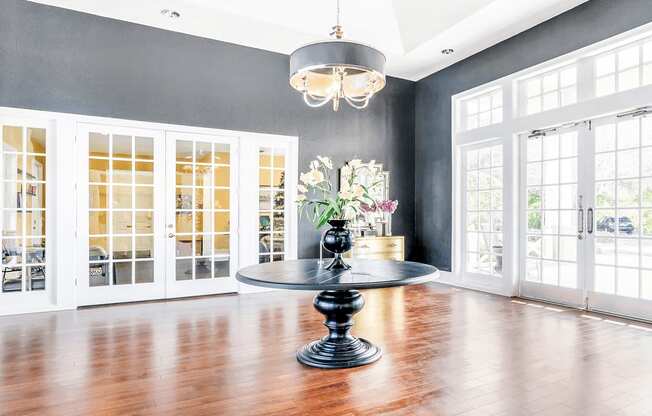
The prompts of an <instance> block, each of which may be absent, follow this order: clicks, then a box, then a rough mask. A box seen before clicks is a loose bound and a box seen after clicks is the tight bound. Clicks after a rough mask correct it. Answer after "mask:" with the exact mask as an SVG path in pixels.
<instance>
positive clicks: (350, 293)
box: [236, 259, 439, 368]
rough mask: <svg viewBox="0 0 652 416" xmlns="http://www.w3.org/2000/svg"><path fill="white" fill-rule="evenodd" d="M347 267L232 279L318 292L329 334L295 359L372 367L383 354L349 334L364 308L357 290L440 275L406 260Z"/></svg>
mask: <svg viewBox="0 0 652 416" xmlns="http://www.w3.org/2000/svg"><path fill="white" fill-rule="evenodd" d="M325 263H327V262H325ZM349 263H350V265H351V266H352V267H351V269H350V270H326V269H324V265H325V264H320V262H319V260H317V259H309V260H289V261H282V262H276V263H264V264H258V265H255V266H250V267H245V268H244V269H242V270H240V271H239V272H238V273H237V274H236V278H237V279H238V280H239V281H240V282H242V283H246V284H248V285H254V286H263V287H272V288H278V289H289V290H319V291H320V292H319V294H318V295H317V296H315V299H314V302H313V304H314V306H315V309H317V311H319V312H320V313H321V314H323V315H324V316H325V317H326V320H325V321H324V325H325V326H326V327H327V328H328V335H327V336H325V337H324V338H322V339H320V340H317V341H313V342H311V343H310V344H308V345H306V346H304V347H303V348H301V349H300V350H299V351H298V352H297V359H298V360H299V362H301V363H303V364H306V365H309V366H312V367H319V368H349V367H356V366H360V365H365V364H370V363H373V362H374V361H376V360H378V359H379V358H380V356H381V354H382V352H381V350H380V348H378V347H377V346H375V345H374V344H372V343H371V342H369V341H367V340H365V339H362V338H356V337H354V336H353V335H351V333H350V332H351V327H352V326H353V319H352V318H353V315H354V314H356V313H358V312H360V310H361V309H362V307H363V306H364V299H363V297H362V294H361V293H360V292H359V291H358V289H374V288H383V287H393V286H405V285H416V284H420V283H426V282H430V281H432V280H433V279H435V278H437V277H438V276H439V270H437V269H436V268H435V267H433V266H429V265H426V264H421V263H414V262H410V261H394V260H361V259H356V260H351V261H350V262H349Z"/></svg>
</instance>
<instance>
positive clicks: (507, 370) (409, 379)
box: [0, 284, 652, 416]
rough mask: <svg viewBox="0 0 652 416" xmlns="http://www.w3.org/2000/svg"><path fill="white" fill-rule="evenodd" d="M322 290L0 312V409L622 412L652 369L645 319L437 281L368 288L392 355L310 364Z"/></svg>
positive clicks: (372, 324) (361, 330)
mask: <svg viewBox="0 0 652 416" xmlns="http://www.w3.org/2000/svg"><path fill="white" fill-rule="evenodd" d="M314 295H315V293H313V292H304V293H301V292H288V291H273V292H268V293H258V294H251V295H242V296H218V297H209V298H200V299H191V300H181V301H171V302H161V303H144V304H133V305H121V306H113V307H103V308H96V309H84V310H80V311H69V312H60V313H51V314H35V315H25V316H18V317H4V318H0V404H2V406H0V414H2V415H4V414H8V415H9V414H10V415H12V416H13V415H21V414H43V415H51V414H52V415H59V414H60V415H77V414H79V415H89V414H111V415H113V414H115V415H124V414H143V415H150V414H151V415H179V414H193V415H204V414H205V415H218V414H219V415H238V416H240V415H258V414H279V415H284V416H285V415H307V414H310V415H319V414H352V415H358V414H360V415H378V414H428V415H429V414H442V415H458V414H460V415H463V414H465V413H468V414H483V415H512V414H536V412H541V413H542V414H544V411H546V410H547V411H548V413H547V414H555V415H565V414H581V413H573V410H574V409H589V410H595V411H594V412H589V411H587V412H586V413H583V414H600V411H602V410H599V411H598V407H599V406H602V407H600V409H608V410H610V411H611V410H613V412H612V413H611V414H618V413H617V412H618V410H619V409H625V408H627V406H630V407H631V406H633V405H638V406H643V404H642V403H645V402H644V400H645V397H646V396H645V395H646V394H648V393H649V392H648V391H647V390H646V387H645V386H649V385H651V384H652V357H650V355H649V354H647V351H650V349H651V348H652V336H651V335H650V334H652V329H650V327H649V326H647V325H645V324H636V325H634V324H632V323H631V322H626V321H621V320H615V319H603V318H599V317H595V316H593V315H591V314H582V313H578V312H575V311H571V310H568V309H565V308H551V307H545V306H543V305H538V304H536V303H531V302H522V301H517V300H514V301H512V300H510V299H507V298H500V297H496V296H491V295H486V294H482V293H477V292H471V291H463V290H459V289H452V288H448V287H443V286H438V285H436V284H428V285H422V286H416V287H406V288H395V289H381V290H369V291H365V292H364V296H365V299H366V306H365V308H364V309H363V310H362V312H361V313H360V314H358V315H357V316H356V317H355V320H356V324H355V326H354V329H353V332H354V334H355V335H357V336H361V337H365V338H368V339H369V340H371V341H372V342H375V343H377V344H378V345H380V346H381V347H382V348H383V352H384V355H383V357H382V358H381V359H380V361H378V362H376V363H375V364H372V365H369V366H365V367H359V368H355V369H348V370H319V369H314V368H308V367H305V366H303V365H301V364H299V363H298V362H297V361H296V359H295V353H296V350H297V349H298V348H300V347H301V346H302V345H304V344H306V343H308V342H310V341H311V340H314V339H317V338H320V337H322V336H324V335H325V334H326V328H324V326H323V325H322V322H323V316H322V315H320V314H319V313H317V312H316V311H315V310H314V309H313V306H312V298H313V296H314ZM614 409H615V410H614ZM648 409H649V408H648ZM473 412H475V413H473ZM634 414H636V413H634ZM642 414H645V413H642Z"/></svg>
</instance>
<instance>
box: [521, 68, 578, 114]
mask: <svg viewBox="0 0 652 416" xmlns="http://www.w3.org/2000/svg"><path fill="white" fill-rule="evenodd" d="M520 85H521V88H522V89H523V90H524V95H523V96H522V97H523V98H522V104H524V105H522V108H524V111H523V114H524V115H530V114H536V113H540V112H542V111H548V110H553V109H555V108H559V107H563V106H566V105H570V104H575V103H576V102H577V68H576V67H575V66H569V67H565V68H561V69H557V70H554V71H549V72H546V73H545V74H543V75H538V76H536V77H533V78H530V79H526V80H524V81H521V84H520Z"/></svg>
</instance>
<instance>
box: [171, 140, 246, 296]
mask: <svg viewBox="0 0 652 416" xmlns="http://www.w3.org/2000/svg"><path fill="white" fill-rule="evenodd" d="M167 141H168V144H167V146H168V147H167V149H168V161H169V173H170V175H169V177H170V178H169V180H168V190H167V192H168V195H169V197H168V198H167V199H168V201H170V202H171V207H172V209H171V210H169V216H170V218H169V221H168V230H169V231H170V233H169V235H168V239H169V240H170V241H171V244H169V245H168V249H169V250H171V253H172V255H171V256H169V258H170V259H171V260H170V261H171V264H170V265H169V266H168V274H169V276H168V278H167V280H168V292H169V293H168V296H169V297H174V296H190V295H200V294H209V293H219V292H228V291H234V290H235V288H236V286H235V279H234V278H233V277H232V275H233V273H235V267H236V266H237V263H236V262H235V254H234V250H233V249H232V247H233V241H234V239H235V238H236V236H235V235H234V230H235V223H234V220H235V218H234V217H235V215H234V211H233V205H234V203H233V181H232V177H231V176H232V175H234V174H235V173H236V172H235V171H234V170H233V166H234V165H233V163H232V153H233V151H234V149H235V147H236V146H237V144H236V142H235V141H233V140H228V139H226V140H225V139H223V138H214V137H208V136H198V135H192V134H189V135H186V134H168V139H167Z"/></svg>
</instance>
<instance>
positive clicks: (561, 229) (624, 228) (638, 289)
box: [520, 116, 652, 320]
mask: <svg viewBox="0 0 652 416" xmlns="http://www.w3.org/2000/svg"><path fill="white" fill-rule="evenodd" d="M521 149H522V152H521V153H522V159H521V160H522V162H521V173H522V174H521V178H522V180H521V183H522V186H521V206H522V209H521V255H520V258H521V281H520V293H521V295H522V296H525V297H532V298H537V299H544V300H549V301H554V302H560V303H563V304H567V305H571V306H583V307H587V308H589V309H594V310H601V311H606V312H610V313H616V314H619V315H626V316H632V317H636V318H641V319H647V320H652V119H650V118H644V117H638V118H632V117H629V118H618V117H615V116H614V117H605V118H602V119H598V120H594V121H592V123H590V124H589V123H586V124H582V125H580V126H577V127H574V128H571V129H562V130H557V131H552V132H550V133H548V134H546V135H539V136H535V137H527V136H523V137H522V138H521Z"/></svg>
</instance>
